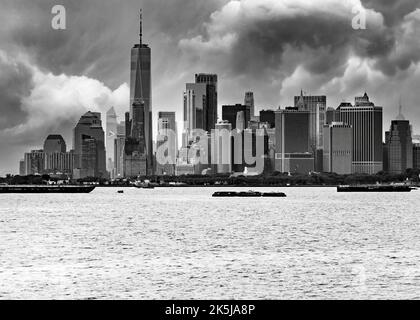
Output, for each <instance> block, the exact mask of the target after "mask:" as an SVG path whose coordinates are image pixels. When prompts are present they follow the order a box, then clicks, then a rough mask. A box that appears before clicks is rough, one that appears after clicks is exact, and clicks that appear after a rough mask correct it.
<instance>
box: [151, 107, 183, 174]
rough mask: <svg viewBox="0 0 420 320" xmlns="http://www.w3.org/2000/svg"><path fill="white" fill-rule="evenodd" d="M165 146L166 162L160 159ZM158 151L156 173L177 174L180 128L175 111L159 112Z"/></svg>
mask: <svg viewBox="0 0 420 320" xmlns="http://www.w3.org/2000/svg"><path fill="white" fill-rule="evenodd" d="M164 144H165V145H166V147H165V154H164V158H165V160H164V161H165V163H162V162H163V159H162V161H161V159H159V157H160V156H159V155H160V153H159V149H160V148H161V147H163V145H164ZM156 146H157V149H158V152H157V153H156V157H157V159H156V175H158V176H162V175H169V176H173V175H175V165H176V157H177V153H178V130H177V125H176V118H175V112H159V115H158V139H157V145H156Z"/></svg>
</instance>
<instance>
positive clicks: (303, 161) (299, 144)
mask: <svg viewBox="0 0 420 320" xmlns="http://www.w3.org/2000/svg"><path fill="white" fill-rule="evenodd" d="M275 113H276V139H275V140H276V154H275V170H276V171H278V172H290V173H300V174H308V173H309V172H311V171H314V160H315V159H314V150H313V146H312V144H311V136H310V121H311V112H309V111H307V110H299V109H298V108H286V109H284V110H283V109H279V110H277V111H276V112H275Z"/></svg>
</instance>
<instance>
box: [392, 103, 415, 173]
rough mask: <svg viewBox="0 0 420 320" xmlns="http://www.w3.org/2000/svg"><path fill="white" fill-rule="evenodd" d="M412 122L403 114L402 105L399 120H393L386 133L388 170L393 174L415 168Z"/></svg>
mask: <svg viewBox="0 0 420 320" xmlns="http://www.w3.org/2000/svg"><path fill="white" fill-rule="evenodd" d="M411 131H412V130H411V125H410V122H409V121H407V120H405V118H404V116H403V115H402V106H401V105H400V112H399V115H398V116H397V120H394V121H392V123H391V128H390V130H389V131H388V132H386V134H385V137H386V139H385V145H386V146H385V148H386V151H387V153H386V154H385V156H386V163H387V168H386V170H387V171H388V172H389V173H392V174H402V173H405V171H406V170H407V169H412V168H413V140H412V132H411Z"/></svg>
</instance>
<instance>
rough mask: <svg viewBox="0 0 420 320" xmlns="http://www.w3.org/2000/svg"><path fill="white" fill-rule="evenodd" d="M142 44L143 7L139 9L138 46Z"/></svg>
mask: <svg viewBox="0 0 420 320" xmlns="http://www.w3.org/2000/svg"><path fill="white" fill-rule="evenodd" d="M142 44H143V9H140V47H141V46H142Z"/></svg>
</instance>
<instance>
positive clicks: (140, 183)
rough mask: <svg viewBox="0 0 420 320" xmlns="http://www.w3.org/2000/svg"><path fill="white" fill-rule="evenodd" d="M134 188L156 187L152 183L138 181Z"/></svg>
mask: <svg viewBox="0 0 420 320" xmlns="http://www.w3.org/2000/svg"><path fill="white" fill-rule="evenodd" d="M133 186H134V187H136V188H139V189H154V188H155V185H153V184H152V183H150V181H144V182H142V181H136V182H134V183H133Z"/></svg>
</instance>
